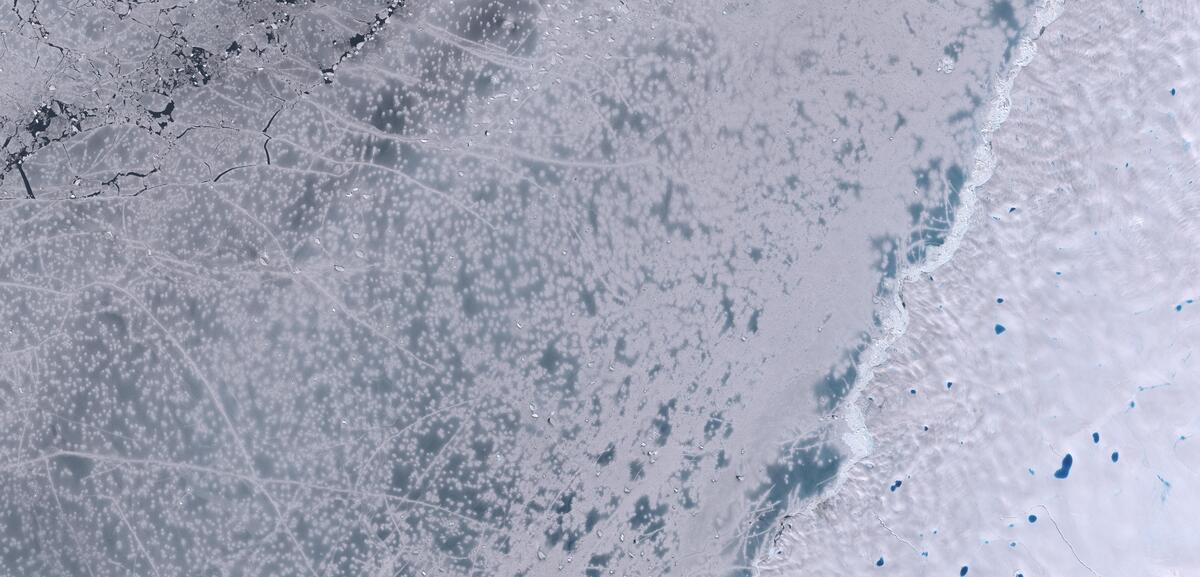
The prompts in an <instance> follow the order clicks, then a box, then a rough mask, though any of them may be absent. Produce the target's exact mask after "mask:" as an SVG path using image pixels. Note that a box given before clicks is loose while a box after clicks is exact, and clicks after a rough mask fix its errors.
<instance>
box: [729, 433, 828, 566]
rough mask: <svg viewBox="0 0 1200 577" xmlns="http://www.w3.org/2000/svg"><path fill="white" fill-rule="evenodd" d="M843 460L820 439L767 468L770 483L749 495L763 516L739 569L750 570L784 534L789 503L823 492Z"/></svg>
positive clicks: (796, 446)
mask: <svg viewBox="0 0 1200 577" xmlns="http://www.w3.org/2000/svg"><path fill="white" fill-rule="evenodd" d="M841 460H842V456H841V455H840V454H839V453H838V451H837V450H835V449H834V448H833V447H831V446H830V445H828V444H825V443H823V442H821V440H820V439H818V438H811V439H808V440H806V441H802V442H798V443H796V444H794V445H792V446H791V447H790V448H787V449H784V451H783V452H782V454H781V455H780V456H779V459H778V460H776V462H775V463H774V464H771V465H768V466H767V468H766V479H764V480H763V482H762V483H761V484H759V486H758V487H757V488H755V489H754V490H752V491H750V492H749V493H748V494H747V497H749V498H750V499H751V500H752V501H753V502H754V503H755V505H756V506H755V508H756V509H758V510H759V513H758V515H757V516H756V517H755V519H754V521H753V523H751V525H750V527H749V529H748V530H747V537H746V539H745V542H744V545H743V547H742V549H741V551H739V552H738V564H737V565H738V566H739V567H748V565H749V563H750V561H752V560H753V559H755V558H757V557H758V553H759V551H760V549H761V548H762V547H763V545H764V544H766V543H767V542H768V540H769V539H772V538H774V536H775V535H777V534H778V533H779V531H781V530H782V523H781V520H782V518H783V516H784V513H785V512H786V510H787V506H788V503H789V502H791V501H792V500H793V499H804V498H807V497H810V496H812V495H815V494H817V493H818V492H820V490H821V488H822V487H823V486H824V485H825V484H826V483H828V482H830V481H832V480H833V479H834V477H835V476H836V475H837V473H838V469H839V467H840V466H841ZM751 575H753V573H752V572H751V571H750V570H749V569H744V568H743V569H737V570H735V571H734V572H733V573H732V576H733V577H750V576H751Z"/></svg>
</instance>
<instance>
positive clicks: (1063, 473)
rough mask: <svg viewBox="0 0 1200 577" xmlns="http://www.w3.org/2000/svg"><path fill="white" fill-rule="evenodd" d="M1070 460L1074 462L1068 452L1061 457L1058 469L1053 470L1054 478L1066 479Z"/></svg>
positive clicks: (1069, 470)
mask: <svg viewBox="0 0 1200 577" xmlns="http://www.w3.org/2000/svg"><path fill="white" fill-rule="evenodd" d="M1072 462H1074V459H1073V458H1072V457H1071V454H1070V453H1067V454H1066V456H1065V457H1063V459H1062V466H1061V467H1059V468H1058V470H1057V471H1055V472H1054V478H1056V479H1066V478H1067V475H1070V474H1071V463H1072Z"/></svg>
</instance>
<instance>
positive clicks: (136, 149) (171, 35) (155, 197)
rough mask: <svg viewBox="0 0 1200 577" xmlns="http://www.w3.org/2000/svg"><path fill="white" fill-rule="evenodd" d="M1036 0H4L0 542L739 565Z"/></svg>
mask: <svg viewBox="0 0 1200 577" xmlns="http://www.w3.org/2000/svg"><path fill="white" fill-rule="evenodd" d="M1024 15H1025V9H1024V8H1022V7H1014V6H1012V5H1010V4H1008V3H1007V2H1001V3H994V4H989V3H986V2H979V3H975V4H972V5H968V6H959V5H944V6H943V5H928V4H914V5H912V6H905V5H878V6H865V5H864V6H858V5H841V4H836V5H834V4H828V5H827V4H825V3H811V4H796V3H792V2H774V1H768V2H751V3H745V4H722V3H715V2H701V3H690V4H688V5H679V4H651V3H645V2H639V3H627V2H617V3H613V4H605V3H596V2H570V3H558V4H552V5H551V4H545V5H543V4H538V3H534V2H456V3H449V2H445V3H417V2H408V3H397V2H393V3H391V4H384V3H371V2H344V3H335V4H327V3H304V2H297V3H286V2H276V3H270V2H257V3H233V2H203V1H202V2H189V3H180V4H178V5H174V4H169V3H162V2H159V3H126V2H116V3H111V4H103V5H100V4H97V5H73V4H66V3H60V2H45V1H42V2H37V3H33V2H26V1H24V0H19V1H18V2H16V3H15V4H14V5H13V7H12V9H11V10H4V11H0V29H2V30H3V43H0V87H2V88H0V118H2V120H3V122H2V123H0V138H3V147H2V148H3V151H2V153H0V162H2V163H3V171H2V172H0V177H2V180H0V198H2V199H3V202H2V204H0V215H2V216H0V323H2V324H3V325H4V328H5V330H4V331H0V351H2V352H0V403H2V404H0V407H2V411H0V484H2V485H3V486H4V489H3V491H4V493H3V497H2V498H0V519H2V521H0V529H2V530H3V531H4V533H3V534H4V535H5V539H4V540H3V541H2V543H3V545H2V546H0V561H2V563H3V569H4V571H6V572H8V573H11V574H43V575H77V574H80V575H81V574H90V575H102V574H103V575H107V574H113V575H125V574H139V575H156V576H157V575H174V574H179V575H184V574H186V575H196V574H199V575H274V574H278V575H295V574H304V575H363V574H371V575H423V574H429V575H433V574H438V573H439V572H443V573H446V574H465V575H547V574H557V572H558V567H559V566H562V567H563V571H564V572H568V573H572V574H586V575H601V574H630V575H633V574H655V575H661V574H667V573H675V574H686V575H694V574H705V573H711V574H729V573H737V572H742V571H745V570H747V569H746V568H747V567H749V566H750V565H751V564H753V563H754V562H755V560H756V558H757V557H758V556H759V555H760V554H761V549H762V544H763V543H764V542H765V541H766V540H769V539H771V538H773V536H774V534H775V533H777V532H778V530H779V528H780V527H781V525H782V523H784V522H786V513H787V510H788V506H789V503H790V502H793V501H794V500H795V499H797V498H800V497H803V496H805V495H810V494H813V493H814V492H816V491H819V490H820V488H821V486H822V483H823V482H824V481H826V480H828V479H829V478H830V477H831V476H832V475H833V474H834V473H835V472H836V470H837V467H838V464H839V451H838V448H837V447H836V446H835V445H832V444H831V443H830V442H829V440H828V439H827V433H828V428H827V427H828V423H829V422H830V417H831V415H835V414H836V411H837V406H838V400H839V399H840V397H841V396H842V395H844V394H845V387H846V386H847V383H848V382H850V381H852V380H853V370H852V369H851V368H850V367H851V366H852V365H853V361H855V358H856V357H855V353H854V351H856V350H860V348H861V346H862V343H863V342H864V339H865V338H867V336H868V335H869V334H870V332H871V330H872V327H873V323H874V314H875V309H876V305H875V300H876V299H877V298H878V297H879V295H881V294H882V293H885V292H886V291H887V290H888V287H889V284H888V277H889V276H894V274H895V271H896V269H897V267H898V266H903V265H904V263H905V262H912V261H914V260H916V259H919V258H921V255H922V254H923V251H924V248H925V247H926V246H928V245H929V244H937V243H939V242H940V239H941V235H942V234H944V232H945V231H946V230H947V229H948V227H949V223H950V222H951V221H952V219H953V214H954V204H955V202H956V194H957V188H958V187H960V186H961V185H962V183H963V180H964V178H965V169H964V166H965V164H964V159H966V158H968V155H969V152H970V150H971V149H972V148H973V146H974V144H975V134H976V130H977V129H976V126H975V120H976V118H975V117H976V113H977V110H978V107H979V106H980V105H981V104H982V101H983V99H984V98H985V96H986V95H987V94H989V83H990V79H991V78H992V77H993V75H994V74H995V73H996V72H997V71H998V70H999V69H1000V68H1001V67H1002V66H1003V62H1004V60H1005V58H1006V54H1007V53H1008V50H1009V49H1010V46H1011V42H1012V40H1013V39H1014V38H1016V34H1017V28H1019V26H1020V24H1021V22H1023V21H1024V20H1023V19H1024V17H1025V16H1024ZM839 359H841V360H840V361H839Z"/></svg>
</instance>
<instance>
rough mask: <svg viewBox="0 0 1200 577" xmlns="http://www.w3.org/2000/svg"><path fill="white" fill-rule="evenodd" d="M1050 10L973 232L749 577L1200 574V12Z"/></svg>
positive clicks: (1129, 7)
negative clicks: (854, 430)
mask: <svg viewBox="0 0 1200 577" xmlns="http://www.w3.org/2000/svg"><path fill="white" fill-rule="evenodd" d="M1053 8H1054V7H1053V6H1051V8H1048V9H1047V10H1046V11H1045V14H1047V15H1053V14H1054V13H1055V12H1054V9H1053ZM1062 8H1063V10H1062V12H1061V14H1062V15H1061V17H1059V18H1058V19H1057V20H1055V21H1054V22H1052V23H1049V24H1048V25H1047V27H1046V29H1045V30H1044V32H1042V31H1040V30H1038V31H1035V32H1041V35H1040V38H1038V39H1037V41H1036V45H1037V54H1036V56H1035V57H1033V59H1032V61H1031V63H1030V64H1029V66H1028V67H1027V68H1025V69H1024V71H1022V72H1021V73H1020V75H1019V77H1018V78H1017V79H1016V82H1015V86H1014V88H1013V90H1012V93H1011V112H1010V114H1009V116H1008V118H1007V122H1006V123H1005V124H1004V125H1003V126H1002V127H1001V128H1000V129H999V131H998V132H997V133H996V134H995V136H994V140H993V149H992V152H994V155H995V160H996V163H997V164H996V168H995V171H994V174H993V175H992V177H991V179H990V180H988V181H987V183H986V184H985V185H984V186H983V187H982V188H981V189H980V191H979V192H980V201H981V202H980V206H979V208H978V211H977V212H976V214H975V217H974V219H973V222H972V223H971V225H970V229H969V232H967V233H966V235H965V237H964V239H963V242H962V243H961V245H960V246H959V248H958V250H957V252H956V253H955V254H954V256H953V259H952V260H950V261H949V263H948V264H946V265H945V266H942V267H941V268H938V269H937V270H934V271H932V272H931V273H929V274H926V275H923V276H922V277H919V278H914V279H913V281H912V282H911V283H909V284H907V285H906V286H905V287H904V288H903V290H902V297H903V302H904V303H905V307H904V308H905V309H906V310H907V311H908V326H907V332H906V334H905V335H904V336H902V337H900V338H899V339H898V340H897V341H896V343H895V345H894V347H893V349H892V351H891V353H890V358H889V359H888V360H887V361H886V362H884V363H883V364H882V365H880V366H879V367H878V368H877V369H876V374H875V377H874V379H873V380H872V381H871V382H870V383H869V384H868V385H866V388H865V389H862V390H861V391H860V397H859V399H858V407H860V408H861V410H862V411H863V413H864V416H865V425H866V431H867V432H869V436H870V439H872V440H873V443H870V444H867V445H864V446H868V447H869V448H868V449H866V450H863V451H861V452H860V453H859V457H860V459H859V460H858V461H857V462H856V463H854V464H852V465H851V464H847V465H846V467H845V469H844V472H845V477H844V483H843V484H842V485H841V488H840V490H839V491H837V492H836V493H830V494H829V495H832V496H830V497H829V498H827V499H825V500H823V501H821V502H820V504H819V505H815V506H812V507H809V508H807V509H799V508H798V510H799V511H802V512H801V513H800V514H798V515H796V516H794V517H792V518H791V519H790V520H789V522H790V525H791V527H790V529H789V530H788V531H787V532H786V533H785V535H784V536H783V537H782V538H781V539H779V540H777V541H776V543H775V544H774V546H775V548H776V550H775V552H776V556H775V558H774V559H773V560H772V561H770V562H769V567H767V570H766V571H764V574H766V575H868V574H878V575H884V574H891V575H953V574H955V572H957V571H960V570H966V569H965V568H969V570H970V574H971V575H1025V576H1028V577H1036V576H1074V575H1079V576H1089V575H1103V576H1106V577H1110V576H1123V575H1139V576H1142V575H1144V576H1167V575H1193V574H1196V573H1197V571H1200V547H1198V546H1197V544H1198V543H1200V530H1198V529H1197V528H1196V519H1197V518H1198V517H1200V446H1198V445H1197V443H1198V442H1200V391H1198V389H1197V387H1198V385H1200V382H1198V374H1200V373H1198V372H1197V364H1196V363H1197V359H1196V358H1195V353H1196V348H1197V346H1200V320H1198V318H1200V317H1197V316H1196V315H1197V313H1200V308H1196V307H1195V306H1194V304H1193V301H1194V299H1195V298H1196V297H1197V292H1198V291H1200V283H1198V279H1200V256H1198V255H1197V252H1196V247H1197V246H1200V183H1198V182H1197V180H1198V179H1200V168H1198V166H1200V159H1198V157H1197V150H1196V148H1195V146H1194V140H1195V139H1196V138H1197V136H1198V135H1200V114H1198V113H1197V110H1200V82H1198V81H1197V79H1198V78H1200V26H1197V22H1200V4H1197V3H1195V2H1095V3H1086V4H1084V3H1067V4H1066V5H1065V6H1063V7H1062ZM999 325H1003V326H1004V327H1006V328H1007V330H1006V331H1005V332H1004V333H1003V334H1002V335H997V331H995V330H994V326H999ZM948 381H953V383H954V386H953V387H952V388H949V387H947V386H945V385H944V383H947V382H948ZM913 388H915V389H916V390H917V391H918V394H917V395H915V396H914V395H911V394H910V393H909V391H910V389H913ZM850 438H852V439H853V438H857V437H855V436H851V437H850ZM895 480H903V481H904V484H903V488H902V489H900V490H897V491H894V492H893V491H889V490H888V489H889V487H890V486H892V485H893V484H894V481H895ZM881 556H882V557H883V558H885V559H886V560H887V564H886V565H885V566H882V567H877V566H876V560H877V559H879V558H880V557H881Z"/></svg>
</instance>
